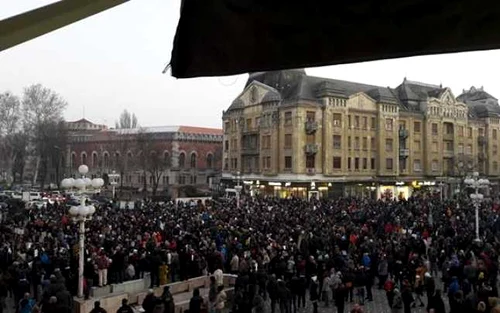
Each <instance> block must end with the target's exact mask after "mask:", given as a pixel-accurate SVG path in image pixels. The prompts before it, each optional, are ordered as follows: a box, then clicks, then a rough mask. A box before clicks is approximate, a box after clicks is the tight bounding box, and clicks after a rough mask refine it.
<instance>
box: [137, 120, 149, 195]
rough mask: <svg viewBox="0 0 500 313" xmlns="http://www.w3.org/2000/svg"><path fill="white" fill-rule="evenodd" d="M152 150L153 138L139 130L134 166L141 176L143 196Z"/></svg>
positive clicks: (146, 190)
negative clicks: (135, 165)
mask: <svg viewBox="0 0 500 313" xmlns="http://www.w3.org/2000/svg"><path fill="white" fill-rule="evenodd" d="M152 149H153V136H152V134H151V133H148V132H147V131H146V130H145V129H144V128H140V129H139V132H138V133H137V153H136V164H137V167H138V169H139V170H140V171H141V172H142V175H143V178H144V179H143V192H144V195H147V193H148V182H147V179H146V177H147V173H148V168H149V162H150V159H149V151H151V150H152Z"/></svg>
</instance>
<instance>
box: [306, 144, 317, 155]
mask: <svg viewBox="0 0 500 313" xmlns="http://www.w3.org/2000/svg"><path fill="white" fill-rule="evenodd" d="M318 149H319V148H318V144H315V143H308V144H306V146H305V150H306V154H308V155H314V154H316V153H318Z"/></svg>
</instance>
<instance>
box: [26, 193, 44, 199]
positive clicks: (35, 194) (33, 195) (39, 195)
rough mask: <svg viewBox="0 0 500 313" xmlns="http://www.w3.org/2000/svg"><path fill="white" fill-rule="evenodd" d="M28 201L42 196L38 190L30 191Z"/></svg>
mask: <svg viewBox="0 0 500 313" xmlns="http://www.w3.org/2000/svg"><path fill="white" fill-rule="evenodd" d="M29 196H30V201H34V200H42V198H43V196H42V193H41V192H38V191H30V195H29Z"/></svg>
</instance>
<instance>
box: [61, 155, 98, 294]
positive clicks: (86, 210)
mask: <svg viewBox="0 0 500 313" xmlns="http://www.w3.org/2000/svg"><path fill="white" fill-rule="evenodd" d="M88 171H89V168H88V167H87V166H86V165H80V167H78V172H79V173H80V175H81V176H82V177H81V178H77V179H73V178H65V179H63V180H62V182H61V186H62V187H63V188H65V189H71V188H76V189H78V191H79V198H80V199H79V200H80V204H79V205H78V206H72V207H71V208H70V209H69V214H70V215H71V217H72V219H73V221H74V222H75V223H78V235H79V237H78V249H79V252H78V253H79V255H78V257H79V259H78V297H79V298H83V278H84V277H83V268H84V263H85V222H86V221H89V220H91V219H92V215H94V213H95V207H94V206H93V205H87V200H88V199H87V196H86V195H85V194H83V192H84V191H85V190H86V188H95V189H99V188H101V187H102V186H103V185H104V181H103V179H102V178H94V179H90V178H88V177H85V174H87V173H88Z"/></svg>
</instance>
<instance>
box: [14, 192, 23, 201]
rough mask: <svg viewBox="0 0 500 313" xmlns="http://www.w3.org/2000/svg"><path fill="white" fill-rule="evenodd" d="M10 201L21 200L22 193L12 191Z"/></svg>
mask: <svg viewBox="0 0 500 313" xmlns="http://www.w3.org/2000/svg"><path fill="white" fill-rule="evenodd" d="M12 199H18V200H22V199H23V193H22V192H20V191H14V192H13V193H12Z"/></svg>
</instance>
